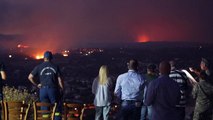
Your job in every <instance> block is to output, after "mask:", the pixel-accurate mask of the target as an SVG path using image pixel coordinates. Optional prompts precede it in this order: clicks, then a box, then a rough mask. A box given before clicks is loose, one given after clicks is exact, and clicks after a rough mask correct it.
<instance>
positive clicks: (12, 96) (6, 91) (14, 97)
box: [3, 86, 38, 103]
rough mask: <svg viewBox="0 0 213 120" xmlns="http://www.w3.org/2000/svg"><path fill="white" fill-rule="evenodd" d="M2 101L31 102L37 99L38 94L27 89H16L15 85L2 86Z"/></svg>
mask: <svg viewBox="0 0 213 120" xmlns="http://www.w3.org/2000/svg"><path fill="white" fill-rule="evenodd" d="M3 98H4V101H15V102H20V101H25V102H26V103H32V102H35V101H38V96H37V94H35V93H29V92H28V90H27V89H25V88H21V89H16V88H15V87H9V86H4V87H3Z"/></svg>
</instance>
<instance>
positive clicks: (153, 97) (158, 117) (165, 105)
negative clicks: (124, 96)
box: [144, 61, 182, 120]
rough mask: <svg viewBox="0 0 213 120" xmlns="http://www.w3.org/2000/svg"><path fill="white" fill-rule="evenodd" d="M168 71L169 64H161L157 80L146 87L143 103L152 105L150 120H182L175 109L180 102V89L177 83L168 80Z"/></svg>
mask: <svg viewBox="0 0 213 120" xmlns="http://www.w3.org/2000/svg"><path fill="white" fill-rule="evenodd" d="M170 70H171V67H170V64H169V62H166V61H164V62H161V63H160V66H159V71H160V76H159V78H157V79H156V80H153V81H152V82H151V83H150V84H149V86H148V89H147V92H146V97H145V102H144V103H145V104H146V105H152V118H151V120H182V119H181V116H179V114H178V111H177V108H176V105H177V104H178V103H179V100H180V88H179V85H178V83H177V82H175V81H174V80H173V79H171V78H169V73H170Z"/></svg>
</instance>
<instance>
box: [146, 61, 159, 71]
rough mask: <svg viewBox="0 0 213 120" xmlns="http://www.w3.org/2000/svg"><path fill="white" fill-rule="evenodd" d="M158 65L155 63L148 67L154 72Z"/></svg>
mask: <svg viewBox="0 0 213 120" xmlns="http://www.w3.org/2000/svg"><path fill="white" fill-rule="evenodd" d="M156 68H157V66H156V65H155V64H152V63H151V64H149V65H148V66H147V69H148V70H150V71H151V72H154V71H155V70H156Z"/></svg>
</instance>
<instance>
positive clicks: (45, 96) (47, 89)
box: [28, 51, 64, 120]
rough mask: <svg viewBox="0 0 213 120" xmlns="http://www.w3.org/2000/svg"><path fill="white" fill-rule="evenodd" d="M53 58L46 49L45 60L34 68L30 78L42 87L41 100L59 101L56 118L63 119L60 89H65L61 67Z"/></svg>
mask: <svg viewBox="0 0 213 120" xmlns="http://www.w3.org/2000/svg"><path fill="white" fill-rule="evenodd" d="M52 58H53V57H52V53H51V52H50V51H46V52H45V53H44V62H43V63H41V64H40V65H38V66H36V67H35V68H34V69H33V71H32V72H31V73H30V74H29V76H28V79H29V80H30V82H31V83H32V84H33V85H35V86H37V87H38V88H39V89H40V90H39V93H40V95H39V96H40V101H41V102H50V103H52V104H53V103H55V102H56V103H58V107H57V110H56V114H55V120H61V115H60V112H61V107H62V106H61V105H60V103H61V102H60V91H61V90H62V91H63V88H64V86H63V80H62V78H61V72H60V70H59V67H58V66H56V65H55V64H53V63H52V62H51V60H52ZM35 76H37V77H38V78H39V80H40V83H38V84H37V83H36V82H35V80H34V77H35Z"/></svg>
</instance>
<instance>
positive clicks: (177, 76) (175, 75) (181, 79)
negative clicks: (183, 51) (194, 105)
mask: <svg viewBox="0 0 213 120" xmlns="http://www.w3.org/2000/svg"><path fill="white" fill-rule="evenodd" d="M170 65H171V72H170V74H169V77H170V78H172V79H173V80H174V81H175V82H177V83H178V85H179V87H180V93H181V98H180V101H179V103H178V104H177V105H176V107H177V110H178V113H179V116H180V117H181V118H182V120H184V118H185V107H186V101H187V99H186V97H187V96H188V95H187V88H188V85H187V81H188V78H187V76H186V74H185V73H184V72H182V71H181V70H178V69H177V67H176V66H177V63H176V61H175V60H171V61H170Z"/></svg>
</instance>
